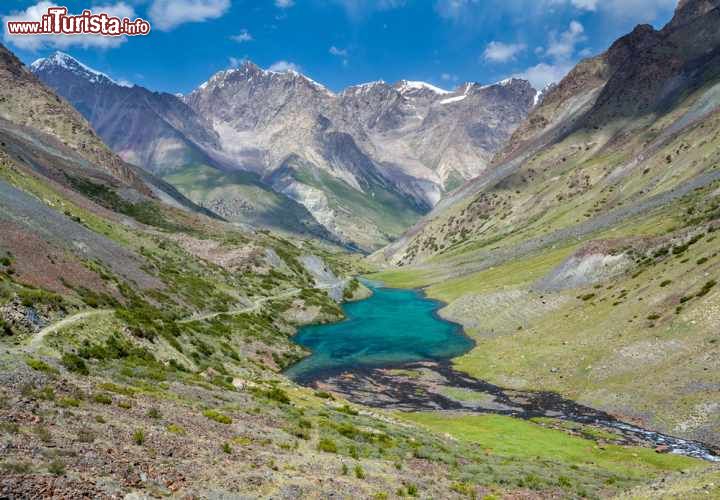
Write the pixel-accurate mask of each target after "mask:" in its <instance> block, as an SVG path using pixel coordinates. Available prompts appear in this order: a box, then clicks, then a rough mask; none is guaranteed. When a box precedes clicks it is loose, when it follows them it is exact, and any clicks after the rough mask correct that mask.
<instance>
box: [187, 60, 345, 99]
mask: <svg viewBox="0 0 720 500" xmlns="http://www.w3.org/2000/svg"><path fill="white" fill-rule="evenodd" d="M255 77H258V78H265V79H269V78H281V79H291V80H300V81H303V82H304V83H306V84H308V85H310V86H312V87H314V88H315V89H316V90H319V91H321V92H323V93H325V94H328V95H331V96H332V95H334V94H333V93H332V92H331V91H330V90H329V89H328V88H327V87H325V86H324V85H322V84H320V83H318V82H316V81H315V80H313V79H312V78H309V77H308V76H306V75H304V74H302V73H300V72H298V71H296V70H294V69H292V68H289V69H286V70H282V71H275V70H270V69H262V68H260V67H259V66H258V65H257V64H255V63H253V62H252V61H249V60H245V61H243V62H242V64H240V65H239V66H238V67H236V68H230V69H226V70H222V71H218V72H217V73H215V74H214V75H213V76H212V77H210V79H209V80H207V81H206V82H204V83H202V84H201V85H199V87H198V88H197V89H196V90H195V91H194V92H197V91H199V90H205V89H207V88H208V87H210V86H215V87H219V88H222V87H224V86H225V85H226V84H227V83H228V82H229V81H238V80H247V81H252V80H253V79H254V78H255Z"/></svg>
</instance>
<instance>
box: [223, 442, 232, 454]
mask: <svg viewBox="0 0 720 500" xmlns="http://www.w3.org/2000/svg"><path fill="white" fill-rule="evenodd" d="M222 451H223V453H227V454H228V455H229V454H231V453H232V447H231V446H230V443H223V445H222Z"/></svg>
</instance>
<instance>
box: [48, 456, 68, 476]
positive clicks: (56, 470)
mask: <svg viewBox="0 0 720 500" xmlns="http://www.w3.org/2000/svg"><path fill="white" fill-rule="evenodd" d="M48 472H49V473H50V474H52V475H53V476H62V475H64V474H65V464H64V463H63V462H62V460H60V459H59V458H56V459H55V460H53V461H52V462H50V465H48Z"/></svg>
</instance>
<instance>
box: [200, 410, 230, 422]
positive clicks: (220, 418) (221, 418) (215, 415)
mask: <svg viewBox="0 0 720 500" xmlns="http://www.w3.org/2000/svg"><path fill="white" fill-rule="evenodd" d="M203 415H205V416H206V417H207V418H209V419H210V420H214V421H215V422H219V423H221V424H226V425H227V424H232V418H230V417H229V416H228V415H223V414H222V413H220V412H219V411H217V410H205V411H204V412H203Z"/></svg>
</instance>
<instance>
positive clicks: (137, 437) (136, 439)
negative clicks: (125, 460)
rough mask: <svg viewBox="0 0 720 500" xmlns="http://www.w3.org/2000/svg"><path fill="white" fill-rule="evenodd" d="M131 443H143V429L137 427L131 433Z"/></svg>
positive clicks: (139, 444) (140, 444)
mask: <svg viewBox="0 0 720 500" xmlns="http://www.w3.org/2000/svg"><path fill="white" fill-rule="evenodd" d="M132 440H133V443H135V444H136V445H138V446H142V445H143V444H145V431H143V430H142V429H137V430H135V432H133V435H132Z"/></svg>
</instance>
